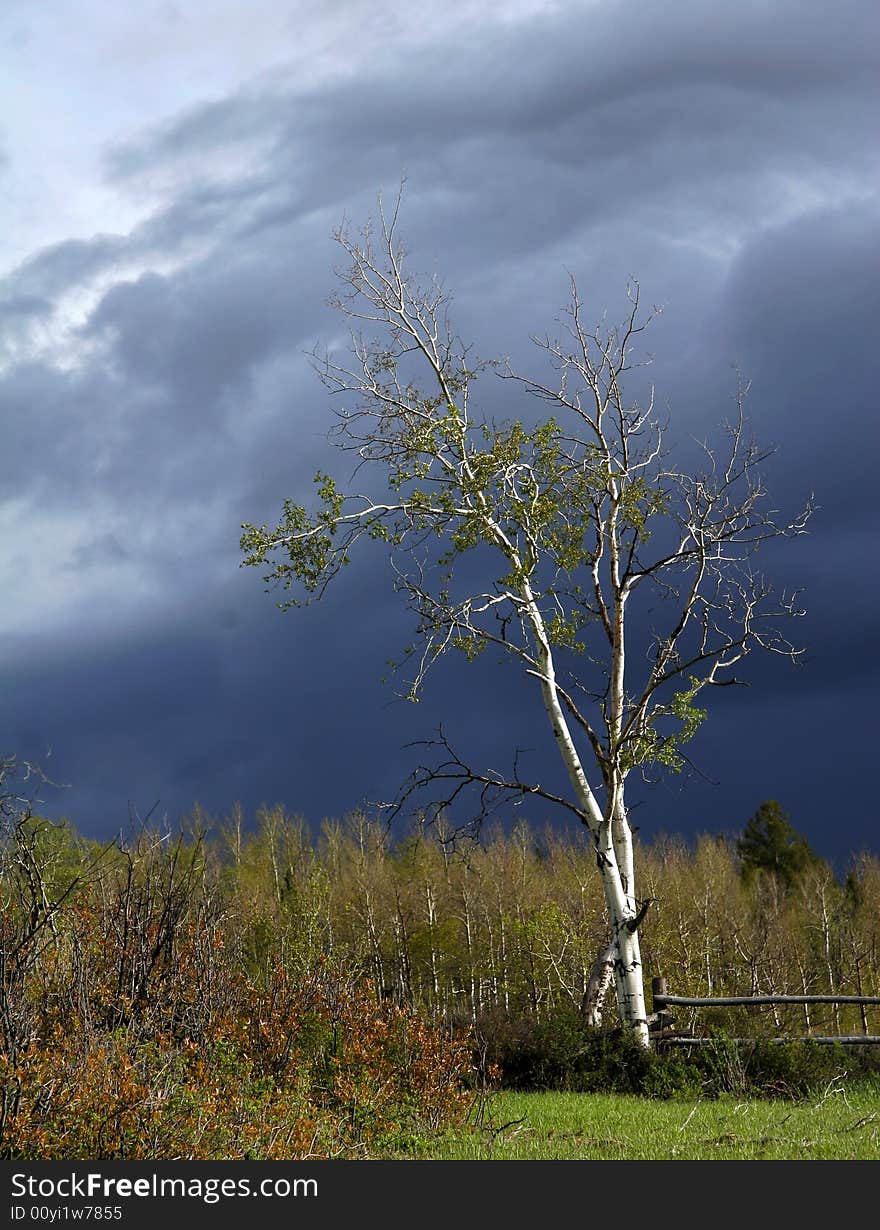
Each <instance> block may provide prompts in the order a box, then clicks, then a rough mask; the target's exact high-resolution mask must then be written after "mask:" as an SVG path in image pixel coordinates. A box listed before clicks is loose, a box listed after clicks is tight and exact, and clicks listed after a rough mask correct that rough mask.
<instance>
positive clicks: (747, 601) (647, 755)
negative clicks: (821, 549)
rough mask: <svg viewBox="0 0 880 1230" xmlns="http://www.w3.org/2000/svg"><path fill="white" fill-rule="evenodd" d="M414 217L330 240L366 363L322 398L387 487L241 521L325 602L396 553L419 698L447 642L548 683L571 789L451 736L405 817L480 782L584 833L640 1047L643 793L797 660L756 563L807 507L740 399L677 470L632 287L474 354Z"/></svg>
mask: <svg viewBox="0 0 880 1230" xmlns="http://www.w3.org/2000/svg"><path fill="white" fill-rule="evenodd" d="M399 205H400V201H399V199H398V206H397V209H395V212H394V214H393V216H392V217H391V218H390V220H389V219H388V218H387V217H386V215H385V214H384V213H383V211H382V209H381V204H380V210H379V225H378V227H377V228H375V229H374V228H373V227H372V226H368V227H367V228H366V229H365V230H364V231H363V232H362V234H361V235H360V237H359V238H358V239H354V238H353V237H352V236H351V235H350V233H349V231H348V230H347V229H346V228H342V229H341V230H340V231H339V232H338V233H337V235H336V239H337V241H338V242H339V244H340V246H341V247H342V249H343V251H344V252H345V254H346V256H347V258H348V260H349V261H350V265H349V267H348V269H347V270H345V271H343V272H341V273H340V274H339V278H340V282H341V290H340V292H339V294H338V295H337V296H336V297H335V300H334V303H335V306H336V307H337V308H338V309H339V310H340V311H341V312H342V313H343V315H344V316H345V317H346V318H347V319H348V320H349V321H350V322H351V325H352V334H351V342H352V350H351V353H352V356H353V360H354V361H353V363H352V364H351V365H350V366H345V365H340V364H338V363H337V362H336V361H335V360H334V359H333V358H331V357H330V356H329V355H325V356H323V357H322V356H319V355H316V356H315V357H316V359H317V361H318V363H319V370H320V372H321V375H322V378H323V380H324V383H325V385H326V386H327V387H328V388H329V389H330V390H331V391H332V392H333V393H335V394H339V395H342V396H343V397H345V398H346V399H351V401H349V402H348V403H347V404H345V405H344V406H343V407H342V408H341V409H339V410H338V411H337V424H336V430H335V438H336V442H337V443H338V444H339V445H340V447H342V448H343V449H347V450H351V451H353V452H354V454H355V455H356V457H357V459H358V468H357V471H356V472H363V468H364V466H367V467H369V468H371V469H373V470H376V471H379V472H381V475H382V479H381V485H382V495H381V496H380V497H379V498H375V497H374V496H373V495H371V494H370V493H369V490H365V491H361V492H357V491H354V492H343V491H342V490H340V489H339V488H338V487H337V484H336V482H335V480H334V479H333V478H332V477H331V476H329V475H326V474H319V475H318V476H317V478H316V483H317V495H318V508H317V510H316V511H315V512H313V513H310V512H309V511H307V509H306V508H305V507H304V506H303V505H300V504H298V503H296V502H294V501H293V500H290V499H288V500H286V501H285V503H284V506H283V512H282V516H281V519H280V521H279V523H278V525H277V526H274V527H271V528H270V527H267V526H265V525H264V526H261V527H257V526H255V525H249V524H246V525H244V526H243V527H242V529H243V533H242V537H241V546H242V549H243V551H244V554H245V559H244V563H245V564H248V565H256V566H261V565H263V564H264V563H265V562H266V561H267V560H270V562H271V569H270V571H269V573H268V575H267V577H266V579H267V581H268V582H269V584H270V585H280V586H282V587H283V588H284V589H289V588H290V587H291V586H296V587H298V589H299V590H300V592H302V593H304V594H305V596H306V597H320V596H321V595H323V593H324V591H325V589H326V586H327V584H328V583H329V581H331V580H332V579H333V577H335V576H336V574H337V573H338V572H339V571H340V569H341V568H342V567H343V566H344V565H345V564H347V563H348V562H349V559H350V555H351V551H352V549H353V548H354V547H355V546H356V545H357V543H358V542H359V540H361V539H362V538H368V539H374V540H379V541H381V542H383V543H385V544H387V546H388V549H389V554H390V557H391V563H392V567H393V570H394V577H395V584H396V587H397V589H398V591H399V592H400V593H401V594H402V595H403V596H404V598H405V600H406V601H407V603H408V604H409V606H410V608H411V609H412V611H413V612H414V614H415V617H416V637H415V642H414V644H413V646H412V647H411V648H410V650H408V651H407V653H406V655H405V663H407V664H408V665H409V668H410V670H409V677H408V682H407V692H406V694H407V695H408V696H409V697H410V698H411V699H413V700H414V699H416V698H417V697H418V694H419V691H420V689H421V687H422V684H423V683H424V680H425V677H426V674H427V672H428V671H429V669H430V668H431V667H432V666H433V665H434V664H435V663H436V662H437V661H438V660H439V659H440V658H441V657H442V656H443V655H444V654H446V653H447V652H449V651H450V650H457V651H460V652H462V653H464V654H465V655H466V656H467V657H469V658H470V657H474V656H475V655H476V654H478V653H479V652H480V651H481V650H483V649H485V648H486V647H487V646H494V647H496V648H497V649H500V650H501V651H502V652H503V653H504V654H505V655H506V656H507V657H508V659H509V661H510V663H511V665H514V666H515V667H516V668H518V669H519V670H521V671H523V672H525V674H526V675H527V676H528V677H530V678H532V679H534V680H535V684H536V688H537V692H538V694H539V695H540V698H541V701H542V704H543V709H544V711H545V714H546V718H547V720H548V722H549V725H550V730H551V732H552V735H553V738H554V739H555V741H556V746H557V748H558V750H559V754H560V756H561V759H562V762H563V764H564V766H565V769H566V772H567V776H568V781H569V788H568V790H567V791H566V792H565V793H555V792H552V791H549V790H548V789H546V788H545V787H543V786H542V785H541V784H540V783H538V782H536V781H534V780H530V779H529V778H527V777H525V776H523V774H522V772H521V766H520V764H519V759H518V757H517V756H515V755H514V756H513V758H512V759H513V764H512V767H511V770H510V772H509V774H508V775H507V776H504V775H501V774H499V773H497V772H495V771H491V772H486V771H483V770H481V769H480V768H479V767H475V766H472V765H470V764H468V763H467V762H466V760H465V759H463V758H462V756H461V755H459V753H458V752H457V751H455V750H454V749H453V747H452V746H451V744H450V743H449V742H448V740H447V739H446V737H445V736H443V735H441V736H440V738H439V739H438V740H436V741H434V751H435V752H436V753H437V754H436V755H435V756H432V757H431V758H430V761H429V763H427V764H425V765H422V766H420V767H418V768H417V769H416V770H415V771H414V773H413V775H412V778H411V779H410V780H409V782H408V783H407V784H406V785H405V787H404V788H403V790H402V792H401V795H400V797H399V798H398V799H397V800H396V804H395V809H396V810H399V809H400V808H401V807H403V806H404V805H405V804H407V803H410V802H412V801H414V799H415V797H416V796H417V795H418V796H419V797H421V798H426V797H427V798H428V799H429V806H430V807H431V808H433V809H434V811H435V812H439V811H443V810H448V809H450V808H455V807H456V806H460V804H461V802H462V800H463V798H464V797H465V795H466V792H467V791H468V789H469V788H475V789H476V798H477V803H476V806H475V810H474V813H473V814H474V816H475V818H476V819H478V820H479V819H482V818H483V817H484V816H485V815H487V814H488V813H489V812H491V811H492V810H493V809H494V808H496V807H497V806H498V805H500V804H501V803H503V802H504V801H505V800H507V799H509V798H510V797H511V796H522V795H524V794H530V795H533V796H535V797H538V798H541V799H544V800H547V801H550V802H552V803H554V804H557V805H559V806H561V807H563V808H564V809H566V810H567V811H568V813H569V814H570V815H573V816H574V817H575V818H576V819H577V821H578V822H579V823H580V824H582V825H584V826H585V828H586V829H587V830H588V831H589V834H590V837H591V839H592V842H593V845H594V849H595V859H596V865H597V868H598V872H599V875H600V876H601V879H602V885H603V890H604V898H605V905H606V910H607V922H608V926H609V930H610V945H611V950H612V951H613V953H614V981H615V986H616V990H617V1000H618V1011H619V1015H620V1018H621V1021H622V1022H624V1024H625V1025H626V1026H627V1027H628V1028H629V1029H631V1030H632V1031H633V1033H634V1034H635V1036H636V1037H637V1039H638V1040H639V1041H641V1042H642V1043H644V1044H646V1045H647V1042H648V1026H647V1021H646V1013H645V1003H644V993H643V986H642V968H641V956H640V950H639V936H638V931H639V925H640V923H641V922H642V920H643V918H644V916H645V912H646V909H647V904H648V903H647V902H646V901H640V900H639V899H638V897H637V895H636V881H635V873H634V862H633V845H632V832H631V828H630V824H629V820H628V817H627V807H626V803H625V798H624V792H625V785H626V781H627V778H628V777H629V775H630V774H631V773H632V772H633V771H634V770H637V769H644V768H645V767H647V766H649V765H659V766H661V767H667V768H671V769H679V768H681V767H682V765H683V764H684V757H683V754H682V751H681V746H682V744H684V743H685V742H686V741H687V740H688V739H689V738H690V737H691V736H692V735H693V734H694V732H695V730H696V729H697V727H698V726H699V723H700V722H701V721H702V719H703V717H704V710H702V709H701V708H699V707H698V705H697V699H698V697H699V696H700V694H701V693H702V692H703V691H704V689H706V688H708V687H711V686H712V685H722V684H729V683H733V682H737V680H736V679H735V678H734V676H733V674H732V671H733V668H734V667H735V666H736V665H737V664H738V663H739V662H741V661H742V659H743V658H744V657H745V656H746V655H747V654H748V653H750V652H751V651H752V650H753V649H756V648H760V649H766V650H769V651H772V652H776V653H781V654H785V655H789V656H794V655H795V653H796V651H795V649H794V648H793V646H792V645H791V644H790V643H789V642H788V640H786V639H785V637H784V635H783V634H782V631H781V630H780V629H781V623H780V616H784V615H794V614H797V613H798V612H797V609H796V605H795V602H794V600H793V599H791V598H788V597H786V596H785V595H782V596H781V597H777V596H776V595H775V594H774V593H773V590H772V588H771V587H770V586H769V585H768V584H767V583H766V582H765V581H764V579H763V577H761V575H760V574H759V573H757V572H756V571H755V570H754V569H753V566H752V556H753V554H754V552H755V550H756V549H757V548H758V547H759V546H760V545H761V544H762V543H763V542H765V541H766V540H768V539H771V538H777V537H780V536H787V535H794V534H799V533H801V532H802V531H803V530H804V526H805V523H806V520H807V517H808V515H809V508H807V509H806V510H805V511H804V512H803V513H802V514H801V515H800V516H798V517H797V518H796V519H794V520H793V521H791V522H788V521H779V520H777V519H776V518H775V514H774V513H773V511H772V510H771V509H770V508H769V507H768V504H767V500H766V498H765V497H766V492H765V489H764V486H763V483H762V480H761V477H760V473H759V470H760V467H761V465H762V463H763V462H764V460H765V459H766V457H767V455H768V454H767V452H766V451H763V450H761V449H759V448H758V447H757V446H756V445H755V444H754V443H752V442H751V441H750V440H749V438H748V436H747V432H746V428H745V422H744V415H743V402H744V397H745V392H746V390H745V389H743V388H742V387H741V388H740V389H739V392H738V398H737V417H736V418H735V420H734V421H733V422H732V423H731V424H729V425H728V426H727V428H726V446H725V449H724V451H723V453H719V452H716V451H714V450H712V449H711V448H710V447H709V446H708V445H706V446H705V465H704V466H703V468H702V469H701V470H700V472H698V473H691V472H687V471H683V470H678V469H675V468H674V467H671V466H670V465H669V464H668V461H667V457H666V455H665V452H664V446H663V433H662V429H661V426H660V424H659V423H658V422H657V420H656V419H655V417H654V414H653V398H651V399H650V400H649V402H648V404H647V406H640V405H638V404H635V403H633V402H632V401H631V400H629V398H628V395H627V394H626V393H625V390H624V383H625V377H626V373H627V372H628V371H629V370H630V368H631V367H632V366H633V365H634V364H633V353H632V352H633V346H634V343H635V342H636V340H637V339H638V337H639V335H640V334H641V333H642V331H643V330H644V329H645V328H646V326H647V324H648V323H649V322H650V319H651V316H650V314H649V315H647V316H646V317H644V316H643V315H642V313H641V312H640V305H639V288H638V286H637V285H636V284H632V285H631V286H630V287H629V291H628V297H629V303H628V310H627V315H626V318H625V320H624V321H623V323H622V325H620V326H619V327H613V328H609V329H606V328H604V327H600V328H595V329H593V328H590V327H589V326H588V325H587V323H586V322H585V319H584V312H583V307H582V303H581V299H580V297H579V293H578V289H577V286H576V284H575V282H574V281H573V280H572V282H571V288H570V290H571V294H570V300H569V304H568V307H567V308H566V310H565V314H564V316H563V318H562V320H561V322H560V324H561V335H560V338H559V339H553V338H551V337H550V336H546V337H543V338H538V337H536V338H534V339H533V340H534V341H535V344H536V345H537V347H538V349H539V350H540V351H541V352H542V353H543V355H544V357H545V359H546V360H547V361H548V367H549V371H548V373H547V374H546V376H545V377H544V378H542V379H532V378H530V377H524V376H520V375H518V374H516V373H515V372H514V371H513V370H512V369H511V368H510V367H509V366H508V365H501V364H489V363H485V362H479V361H477V360H475V359H474V358H472V357H471V355H470V351H469V348H468V347H467V346H466V345H465V344H464V343H463V342H462V340H461V339H460V338H459V336H458V335H457V334H456V333H455V331H454V330H453V328H452V325H451V323H450V320H449V316H448V304H449V295H448V294H447V292H446V291H445V290H444V288H443V286H442V285H441V284H440V283H439V282H438V281H437V280H436V279H434V280H433V281H432V282H431V283H430V284H429V285H428V286H427V287H426V288H423V287H420V286H419V284H418V283H417V281H416V280H415V279H414V278H413V277H412V275H411V274H410V273H409V271H408V269H407V267H406V264H405V254H404V252H403V250H402V249H401V247H400V245H399V244H398V242H397V239H396V235H395V231H396V227H397V219H398V210H399ZM365 325H366V326H369V328H370V329H375V330H376V331H377V335H376V336H365V334H364V333H363V332H362V330H363V328H364V326H365ZM490 367H495V368H497V369H498V372H499V375H501V376H502V378H505V379H507V380H510V381H511V382H513V385H514V386H515V387H517V388H519V389H521V390H523V391H524V392H525V393H527V394H530V395H532V396H533V397H535V398H537V399H538V400H539V401H540V402H541V403H543V404H544V405H545V406H547V407H549V408H550V413H549V414H547V416H546V417H543V418H540V419H539V420H538V421H537V422H536V423H534V424H532V425H530V424H528V423H526V422H524V421H520V420H511V421H507V422H504V423H495V422H493V421H491V420H490V419H488V418H485V417H481V416H480V415H479V414H478V413H474V411H473V409H472V390H473V386H474V383H475V381H476V379H477V378H478V377H479V376H480V375H482V374H483V373H484V372H486V371H487V370H488V369H489V368H490ZM424 380H427V384H426V385H424V384H423V381H424ZM365 481H366V482H368V481H369V479H367V478H366V477H365ZM637 593H644V595H645V596H646V597H648V596H649V594H650V600H649V603H648V605H649V606H650V607H652V608H653V609H654V611H655V616H654V618H655V623H654V625H653V627H651V628H649V629H647V631H646V633H645V635H644V636H643V637H642V643H641V644H640V645H638V647H637V641H638V638H637V637H636V636H634V635H633V631H632V629H631V628H630V627H629V626H628V624H629V621H628V615H629V606H630V602H631V600H632V599H633V597H634V596H635V595H636V594H637ZM298 601H299V600H298V598H297V597H291V598H290V599H287V600H285V601H284V602H283V603H282V604H281V605H282V607H289V606H294V605H297V603H298ZM642 631H643V633H644V632H645V630H644V629H643V630H642ZM639 649H640V650H641V652H638V650H639ZM634 651H635V652H634ZM424 791H430V794H429V795H425V794H424V793H423V792H424ZM392 814H394V811H392Z"/></svg>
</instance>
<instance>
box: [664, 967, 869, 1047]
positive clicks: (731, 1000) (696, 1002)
mask: <svg viewBox="0 0 880 1230" xmlns="http://www.w3.org/2000/svg"><path fill="white" fill-rule="evenodd" d="M651 992H652V1000H653V1017H652V1023H653V1028H652V1030H651V1035H652V1037H653V1038H655V1039H656V1040H657V1041H658V1042H662V1043H663V1044H664V1045H672V1046H702V1045H704V1044H706V1043H710V1042H712V1041H714V1039H712V1038H700V1037H689V1036H686V1035H684V1034H680V1033H678V1032H676V1030H675V1028H674V1021H673V1019H672V1017H671V1014H670V1013H669V1009H670V1008H735V1007H741V1006H746V1007H756V1008H758V1007H768V1006H771V1005H774V1004H860V1005H862V1006H863V1007H865V1006H867V1005H870V1004H873V1005H880V996H878V995H707V996H694V995H669V994H667V991H666V979H665V978H662V977H661V978H654V979H652V981H651ZM863 1021H865V1022H866V1017H865V1016H864V1014H863ZM731 1041H733V1042H747V1041H748V1042H754V1041H756V1039H755V1038H733V1039H731ZM762 1041H765V1042H780V1043H784V1042H814V1043H816V1044H817V1045H826V1046H829V1045H837V1044H842V1045H849V1046H872V1045H880V1035H878V1034H869V1033H868V1031H867V1026H866V1028H865V1032H864V1033H861V1034H850V1035H848V1036H847V1035H825V1036H822V1035H819V1034H806V1035H803V1036H801V1037H785V1038H764V1039H762Z"/></svg>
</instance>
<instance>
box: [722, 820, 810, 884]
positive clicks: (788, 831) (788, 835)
mask: <svg viewBox="0 0 880 1230" xmlns="http://www.w3.org/2000/svg"><path fill="white" fill-rule="evenodd" d="M736 852H737V854H738V855H739V857H740V860H741V867H742V874H743V878H744V879H746V880H748V879H750V878H751V877H752V876H753V875H754V874H755V873H756V872H758V871H765V872H768V873H769V874H770V875H773V876H775V877H776V879H777V880H778V881H779V882H780V884H782V885H783V887H784V888H786V889H790V888H792V887H793V886H794V884H795V883H796V882H797V880H798V879H799V877H800V876H801V875H802V874H803V873H804V872H805V871H806V870H807V868H808V867H812V866H815V864H816V863H819V862H821V859H820V858H819V856H818V855H817V854H816V852H815V851H814V850H813V849H812V848H811V847H810V844H809V842H808V841H807V839H806V838H805V837H804V836H802V834H800V833H799V832H798V831H797V829H796V828H795V827H794V825H793V824H792V823H791V821H790V820H789V818H788V816H787V815H786V813H785V812H784V811H783V810H782V807H781V806H780V805H779V803H778V802H777V801H776V799H768V800H767V801H766V802H765V803H762V804H761V806H760V807H759V808H758V810H757V811H756V812H755V814H754V816H752V818H751V820H749V822H748V824H747V825H746V827H745V829H744V830H743V834H742V836H741V837H740V838H739V839H738V841H737V843H736Z"/></svg>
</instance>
